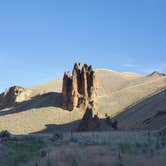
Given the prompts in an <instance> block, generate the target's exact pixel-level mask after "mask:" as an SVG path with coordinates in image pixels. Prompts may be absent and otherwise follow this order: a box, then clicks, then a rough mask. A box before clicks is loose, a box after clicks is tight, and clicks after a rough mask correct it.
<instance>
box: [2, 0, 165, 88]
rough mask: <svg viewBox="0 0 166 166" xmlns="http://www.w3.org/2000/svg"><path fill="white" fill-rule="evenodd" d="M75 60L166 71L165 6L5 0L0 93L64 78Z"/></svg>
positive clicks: (155, 1)
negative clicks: (13, 87) (13, 86)
mask: <svg viewBox="0 0 166 166" xmlns="http://www.w3.org/2000/svg"><path fill="white" fill-rule="evenodd" d="M75 61H81V62H82V63H89V64H92V65H93V66H94V67H95V68H108V69H113V70H116V71H120V72H121V71H132V72H137V73H141V74H146V73H149V72H152V71H153V70H160V71H161V72H166V1H165V0H3V1H0V78H1V79H0V91H2V90H4V89H5V88H6V87H9V86H12V85H15V84H16V85H22V86H29V85H32V84H36V83H40V82H44V81H47V80H50V79H54V78H56V77H59V76H62V75H63V72H64V71H65V70H66V69H71V68H72V67H73V63H74V62H75Z"/></svg>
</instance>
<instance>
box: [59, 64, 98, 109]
mask: <svg viewBox="0 0 166 166" xmlns="http://www.w3.org/2000/svg"><path fill="white" fill-rule="evenodd" d="M96 97H97V78H96V74H95V72H94V70H93V68H92V66H88V65H87V64H84V66H83V67H82V66H81V64H80V63H79V62H77V63H75V65H74V69H73V73H72V74H71V73H70V72H65V74H64V77H63V88H62V106H63V108H64V109H67V110H73V109H74V108H76V107H78V108H87V106H88V105H90V106H92V107H93V108H94V107H95V103H96Z"/></svg>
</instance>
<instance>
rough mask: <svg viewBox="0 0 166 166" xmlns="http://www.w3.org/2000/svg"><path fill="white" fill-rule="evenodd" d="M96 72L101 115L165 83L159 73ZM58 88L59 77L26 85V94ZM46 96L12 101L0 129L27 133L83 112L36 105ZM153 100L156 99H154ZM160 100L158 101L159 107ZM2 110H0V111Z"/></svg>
mask: <svg viewBox="0 0 166 166" xmlns="http://www.w3.org/2000/svg"><path fill="white" fill-rule="evenodd" d="M96 73H97V77H98V81H99V91H98V92H99V96H98V102H97V110H96V111H97V112H99V115H100V116H101V117H104V114H105V113H108V114H109V115H112V116H114V115H117V114H119V113H121V112H123V111H124V109H125V108H126V107H128V106H131V105H133V104H135V103H137V102H138V101H139V100H141V99H143V98H146V97H148V96H149V95H151V94H153V93H154V92H156V91H159V90H160V89H162V88H164V87H165V85H166V77H161V76H151V77H150V76H140V75H137V74H134V73H117V72H114V71H111V70H96ZM61 88H62V79H57V80H53V81H50V82H47V83H44V84H40V85H36V86H32V87H30V88H28V89H30V90H31V92H33V93H31V96H28V98H29V97H33V96H35V95H42V94H44V93H47V92H61ZM49 100H50V98H48V99H46V100H45V99H42V100H36V102H35V100H34V101H33V104H31V103H27V104H25V103H24V104H22V105H21V106H20V105H18V106H17V105H16V107H15V108H13V109H12V110H11V113H12V111H13V112H14V111H15V109H16V110H19V111H17V112H16V113H13V114H6V115H1V116H0V130H5V129H7V130H9V131H10V132H11V133H13V134H28V133H31V132H37V131H40V130H43V129H45V128H46V125H48V124H56V125H62V124H65V123H70V122H73V121H75V120H79V119H81V118H82V115H83V112H82V111H79V110H75V111H73V112H68V111H65V110H62V109H60V108H58V107H56V106H51V105H50V106H45V107H42V106H40V105H43V103H45V104H47V102H49ZM51 100H53V98H52V99H51ZM56 102H57V101H56V99H55V103H56ZM58 102H59V101H58ZM153 102H154V103H157V101H153ZM163 104H164V103H161V107H162V105H163ZM154 105H155V104H154ZM154 105H153V106H154ZM153 109H154V111H155V109H156V108H155V107H154V108H153ZM2 111H4V110H1V111H0V112H2ZM142 111H144V109H142ZM146 116H148V115H146ZM137 120H138V121H140V120H142V117H141V116H140V117H139V118H138V117H137ZM133 121H135V119H134V118H133V119H130V121H128V120H127V119H126V122H127V123H128V124H130V123H131V124H132V122H133ZM126 122H124V123H126ZM156 123H157V122H156ZM138 126H139V125H138Z"/></svg>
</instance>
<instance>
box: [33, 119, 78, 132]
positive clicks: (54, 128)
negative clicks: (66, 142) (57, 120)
mask: <svg viewBox="0 0 166 166" xmlns="http://www.w3.org/2000/svg"><path fill="white" fill-rule="evenodd" d="M80 121H81V120H76V121H72V122H69V123H65V124H46V125H45V127H46V128H45V129H43V130H41V131H37V132H33V133H31V134H44V133H54V132H71V131H73V132H74V131H77V129H78V126H79V124H80Z"/></svg>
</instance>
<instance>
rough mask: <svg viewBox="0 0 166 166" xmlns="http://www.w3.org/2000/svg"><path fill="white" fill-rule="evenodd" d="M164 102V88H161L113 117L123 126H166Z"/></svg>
mask: <svg viewBox="0 0 166 166" xmlns="http://www.w3.org/2000/svg"><path fill="white" fill-rule="evenodd" d="M165 103H166V90H162V91H160V92H158V93H156V94H153V95H151V96H149V97H147V98H144V99H142V100H140V101H139V102H137V103H135V104H134V105H131V106H129V107H127V108H126V109H124V110H123V111H122V112H121V113H119V114H118V115H117V116H116V117H115V118H116V119H117V120H118V122H119V123H120V124H121V127H124V128H125V126H127V127H128V128H130V129H136V128H137V126H141V127H140V128H142V129H157V128H160V127H162V126H164V125H165V126H166V121H165V119H166V104H165ZM138 119H139V120H140V121H139V122H138ZM136 121H137V122H136ZM131 122H132V123H131ZM123 125H124V126H123Z"/></svg>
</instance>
